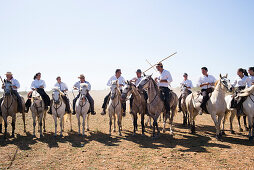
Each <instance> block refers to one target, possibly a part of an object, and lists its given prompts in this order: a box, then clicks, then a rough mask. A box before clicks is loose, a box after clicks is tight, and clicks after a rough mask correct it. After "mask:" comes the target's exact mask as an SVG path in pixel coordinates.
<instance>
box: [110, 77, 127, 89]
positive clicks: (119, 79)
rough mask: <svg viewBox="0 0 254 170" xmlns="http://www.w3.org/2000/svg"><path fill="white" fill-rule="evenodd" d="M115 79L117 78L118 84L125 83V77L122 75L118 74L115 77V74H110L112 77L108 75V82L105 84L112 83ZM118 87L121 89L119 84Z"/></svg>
mask: <svg viewBox="0 0 254 170" xmlns="http://www.w3.org/2000/svg"><path fill="white" fill-rule="evenodd" d="M116 80H118V84H119V85H123V86H124V85H125V79H124V78H123V77H122V76H120V77H118V78H116V76H112V77H110V79H109V80H108V83H107V86H111V85H112V82H113V81H116ZM120 89H122V86H120Z"/></svg>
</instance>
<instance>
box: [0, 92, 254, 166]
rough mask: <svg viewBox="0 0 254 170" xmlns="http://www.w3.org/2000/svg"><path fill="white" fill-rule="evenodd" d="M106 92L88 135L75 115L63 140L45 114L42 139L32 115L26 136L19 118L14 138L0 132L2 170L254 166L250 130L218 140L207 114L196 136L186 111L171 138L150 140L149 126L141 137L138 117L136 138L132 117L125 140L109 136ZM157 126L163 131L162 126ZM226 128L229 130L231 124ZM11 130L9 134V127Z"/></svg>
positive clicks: (99, 96) (177, 118)
mask: <svg viewBox="0 0 254 170" xmlns="http://www.w3.org/2000/svg"><path fill="white" fill-rule="evenodd" d="M106 93H107V92H106V91H93V92H92V95H93V96H94V98H95V101H96V111H97V115H95V116H91V117H90V131H88V132H86V136H85V137H82V136H79V135H78V134H77V119H76V116H72V125H73V130H74V132H69V129H70V128H69V127H70V126H69V122H66V123H65V132H64V134H63V135H64V136H63V137H62V138H61V137H59V136H58V137H54V136H53V132H54V123H53V118H52V116H51V115H47V122H46V129H47V132H46V133H44V137H43V138H41V139H40V138H33V137H32V117H31V113H28V114H27V115H26V121H27V122H26V125H27V133H24V132H23V123H22V119H21V115H20V114H18V115H17V125H16V129H17V130H16V134H15V138H10V136H9V137H8V139H6V140H4V139H3V134H0V169H4V168H10V169H127V168H128V169H130V168H133V169H134V168H135V169H136V168H137V169H169V168H172V169H173V168H174V169H175V168H177V169H193V168H199V169H228V168H231V169H253V168H254V147H253V146H254V142H249V141H248V137H247V134H248V133H247V132H242V133H240V132H239V131H238V125H237V121H236V120H234V129H235V131H236V134H233V135H232V134H230V132H229V131H226V136H224V137H223V141H217V140H216V139H215V128H214V125H213V122H212V119H211V117H210V116H209V115H202V116H198V117H197V120H196V124H197V128H196V130H197V133H196V134H194V135H193V134H190V133H189V129H188V128H186V127H183V126H182V124H181V123H182V113H178V114H177V115H176V116H175V119H174V122H175V126H174V131H175V134H174V135H173V136H172V135H170V134H169V132H168V131H167V132H166V133H165V134H161V135H160V137H159V138H158V139H152V138H151V137H150V136H151V128H150V127H147V128H146V130H147V132H146V136H141V127H140V118H139V120H138V121H139V131H138V134H137V135H136V136H132V129H133V128H132V118H131V115H130V114H127V116H126V117H124V119H123V136H121V137H120V136H118V133H117V132H116V133H112V136H111V137H110V136H109V135H108V129H109V124H108V120H109V118H108V115H105V116H101V115H100V114H99V113H100V111H101V109H100V106H101V104H102V100H103V97H104V96H105V94H106ZM70 96H71V95H70ZM9 121H10V118H9ZM67 121H68V120H67ZM159 126H160V127H162V122H160V123H159ZM167 127H168V126H167ZM226 129H229V122H228V121H227V123H226ZM167 130H168V129H167ZM58 131H59V130H58ZM8 132H11V125H10V124H9V126H8ZM36 135H37V137H39V134H38V133H37V134H36Z"/></svg>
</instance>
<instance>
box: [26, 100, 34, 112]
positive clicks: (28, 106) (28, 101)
mask: <svg viewBox="0 0 254 170" xmlns="http://www.w3.org/2000/svg"><path fill="white" fill-rule="evenodd" d="M31 104H32V102H31V99H27V101H26V103H25V106H26V109H25V112H26V113H28V111H29V108H30V106H31Z"/></svg>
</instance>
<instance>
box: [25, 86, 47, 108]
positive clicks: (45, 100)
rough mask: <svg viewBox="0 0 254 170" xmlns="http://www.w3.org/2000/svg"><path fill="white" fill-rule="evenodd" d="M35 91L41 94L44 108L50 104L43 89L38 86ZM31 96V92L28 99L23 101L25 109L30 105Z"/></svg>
mask: <svg viewBox="0 0 254 170" xmlns="http://www.w3.org/2000/svg"><path fill="white" fill-rule="evenodd" d="M37 92H38V93H39V94H40V95H41V98H42V100H43V102H44V104H45V108H47V107H48V106H50V98H49V96H48V95H47V93H46V92H45V91H44V89H42V88H39V89H37ZM31 97H32V93H31V95H30V96H28V99H27V101H26V103H25V106H26V108H27V110H28V109H29V107H30V106H31V104H32V102H31Z"/></svg>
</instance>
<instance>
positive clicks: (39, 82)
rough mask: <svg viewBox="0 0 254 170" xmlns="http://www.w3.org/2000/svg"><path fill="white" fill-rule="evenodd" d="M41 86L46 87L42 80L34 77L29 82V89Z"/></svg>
mask: <svg viewBox="0 0 254 170" xmlns="http://www.w3.org/2000/svg"><path fill="white" fill-rule="evenodd" d="M41 86H43V88H44V89H45V88H46V83H45V81H44V80H38V79H35V80H34V81H33V82H32V84H31V89H36V88H40V87H41Z"/></svg>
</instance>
